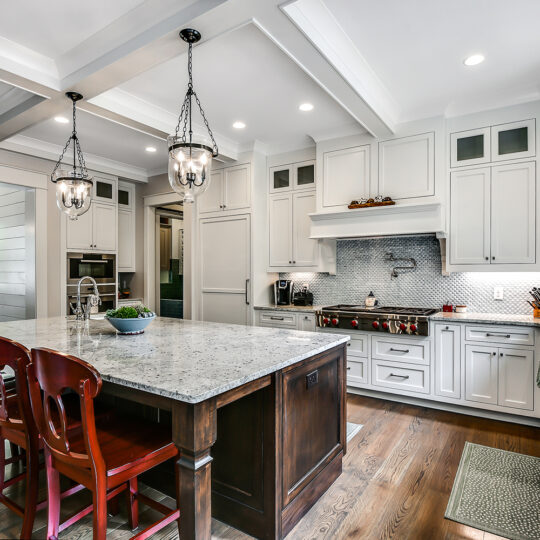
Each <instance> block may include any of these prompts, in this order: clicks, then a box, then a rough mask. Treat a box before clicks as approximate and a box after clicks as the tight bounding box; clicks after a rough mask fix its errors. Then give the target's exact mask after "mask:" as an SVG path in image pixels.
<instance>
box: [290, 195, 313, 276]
mask: <svg viewBox="0 0 540 540" xmlns="http://www.w3.org/2000/svg"><path fill="white" fill-rule="evenodd" d="M311 212H315V192H310V193H294V194H293V228H292V230H293V264H294V265H296V266H315V265H316V264H317V248H318V241H317V240H313V239H311V238H310V237H309V235H310V230H311V218H310V217H309V214H310V213H311Z"/></svg>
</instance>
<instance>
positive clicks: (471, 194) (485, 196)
mask: <svg viewBox="0 0 540 540" xmlns="http://www.w3.org/2000/svg"><path fill="white" fill-rule="evenodd" d="M490 185H491V182H490V168H489V167H484V168H481V169H473V170H467V171H456V172H453V173H452V174H451V176H450V262H451V264H479V265H484V264H489V261H490V251H491V249H490V227H491V203H490V197H491V187H490Z"/></svg>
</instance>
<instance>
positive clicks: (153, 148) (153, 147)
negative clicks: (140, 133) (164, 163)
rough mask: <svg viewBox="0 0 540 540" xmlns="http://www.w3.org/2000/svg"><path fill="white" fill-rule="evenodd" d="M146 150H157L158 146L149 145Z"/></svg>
mask: <svg viewBox="0 0 540 540" xmlns="http://www.w3.org/2000/svg"><path fill="white" fill-rule="evenodd" d="M145 150H146V151H147V152H155V151H156V147H155V146H147V147H146V148H145Z"/></svg>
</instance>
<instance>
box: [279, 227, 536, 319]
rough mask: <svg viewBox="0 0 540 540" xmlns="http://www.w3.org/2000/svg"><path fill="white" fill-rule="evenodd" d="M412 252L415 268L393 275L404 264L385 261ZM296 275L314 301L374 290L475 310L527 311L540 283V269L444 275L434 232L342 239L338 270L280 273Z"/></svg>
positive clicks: (393, 301) (399, 301)
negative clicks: (499, 291)
mask: <svg viewBox="0 0 540 540" xmlns="http://www.w3.org/2000/svg"><path fill="white" fill-rule="evenodd" d="M389 252H391V253H393V254H394V256H395V257H413V258H414V259H416V262H417V268H416V271H414V272H406V273H404V274H400V275H399V277H397V278H392V277H391V272H392V268H393V267H394V266H395V265H397V264H400V263H392V262H389V261H387V260H385V255H386V253H389ZM281 277H282V278H283V279H292V280H294V282H295V290H298V288H299V287H301V286H302V284H304V283H307V284H309V288H310V289H311V291H312V292H313V295H314V302H315V304H322V305H330V304H337V303H344V304H353V303H362V304H363V302H364V299H365V297H366V296H367V295H368V294H369V292H370V291H373V293H374V294H375V296H376V297H377V298H378V300H379V303H380V304H382V305H387V306H390V305H396V306H407V307H408V306H410V307H433V308H439V309H440V308H441V306H442V305H443V304H444V303H446V302H447V301H449V302H450V303H451V304H453V305H456V304H465V305H466V306H467V307H468V310H469V311H470V312H473V311H474V312H489V313H507V314H528V313H531V312H532V309H531V307H530V306H529V304H527V299H529V294H528V291H529V290H530V289H531V288H532V287H540V272H539V273H537V272H466V273H454V274H451V275H450V276H443V275H442V274H441V255H440V248H439V241H438V240H437V239H436V238H435V237H433V236H418V237H394V238H377V239H365V240H340V241H338V243H337V275H335V276H330V275H328V274H316V273H309V274H308V273H291V274H281ZM494 287H503V288H504V299H503V300H494V299H493V288H494Z"/></svg>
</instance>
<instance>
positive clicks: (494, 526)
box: [445, 442, 540, 540]
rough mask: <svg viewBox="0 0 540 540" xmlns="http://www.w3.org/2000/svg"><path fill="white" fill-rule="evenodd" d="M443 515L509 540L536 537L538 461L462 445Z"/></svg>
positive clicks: (539, 505) (539, 512) (539, 531)
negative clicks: (459, 459)
mask: <svg viewBox="0 0 540 540" xmlns="http://www.w3.org/2000/svg"><path fill="white" fill-rule="evenodd" d="M445 517H446V518H448V519H451V520H453V521H457V522H458V523H463V524H465V525H469V526H471V527H475V528H477V529H481V530H483V531H487V532H490V533H493V534H498V535H500V536H505V537H506V538H510V539H512V540H533V539H534V540H538V539H540V458H536V457H533V456H526V455H524V454H517V453H515V452H507V451H505V450H498V449H497V448H490V447H488V446H482V445H479V444H473V443H469V442H466V443H465V448H464V449H463V454H462V455H461V461H460V463H459V468H458V471H457V474H456V478H455V480H454V486H453V487H452V493H451V494H450V500H449V501H448V506H447V508H446V513H445Z"/></svg>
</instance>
